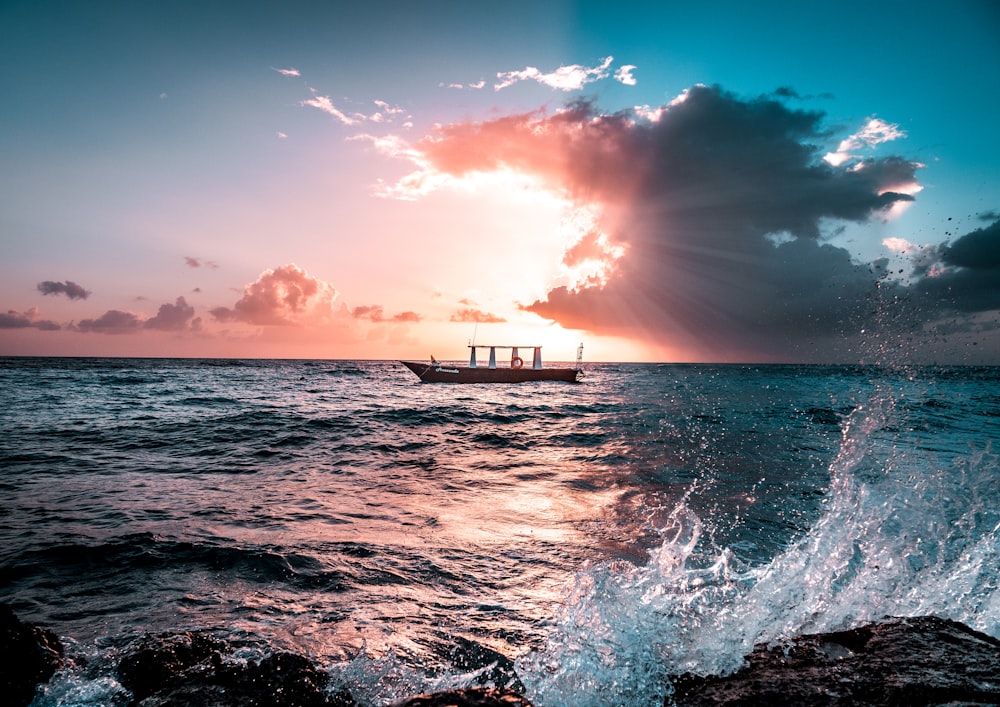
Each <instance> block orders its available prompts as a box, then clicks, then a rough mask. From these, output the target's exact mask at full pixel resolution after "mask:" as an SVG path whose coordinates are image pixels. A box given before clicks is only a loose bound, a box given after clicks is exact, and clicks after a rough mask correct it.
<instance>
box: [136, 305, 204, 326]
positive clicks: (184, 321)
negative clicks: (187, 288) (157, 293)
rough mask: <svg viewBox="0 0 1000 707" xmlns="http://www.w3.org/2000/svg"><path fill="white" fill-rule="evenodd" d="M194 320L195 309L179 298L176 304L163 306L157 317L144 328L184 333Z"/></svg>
mask: <svg viewBox="0 0 1000 707" xmlns="http://www.w3.org/2000/svg"><path fill="white" fill-rule="evenodd" d="M193 318H194V307H192V306H191V305H189V304H188V303H187V301H186V300H185V299H184V298H183V297H178V298H177V301H176V302H175V303H174V304H161V305H160V309H159V311H158V312H157V313H156V316H155V317H152V318H150V319H147V320H146V321H145V323H144V324H143V326H144V327H145V328H146V329H158V330H160V331H184V330H185V329H188V328H189V324H190V322H191V320H192V319H193Z"/></svg>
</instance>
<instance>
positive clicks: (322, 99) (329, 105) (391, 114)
mask: <svg viewBox="0 0 1000 707" xmlns="http://www.w3.org/2000/svg"><path fill="white" fill-rule="evenodd" d="M309 90H310V91H312V93H313V97H312V98H310V99H309V100H306V101H302V103H301V105H303V106H310V107H312V108H317V109H319V110H321V111H323V112H324V113H326V114H328V115H332V116H333V117H334V118H336V119H337V120H339V121H340V122H341V123H343V124H344V125H352V126H353V125H360V124H362V123H389V122H392V121H393V120H394V119H395V118H396V117H397V116H400V115H405V114H406V112H407V111H406V109H405V108H401V107H399V106H395V105H392V104H390V103H388V102H386V101H382V100H375V101H372V103H373V104H374V105H375V108H376V110H374V111H372V112H370V113H362V112H359V111H355V112H353V113H345V112H344V111H342V110H341V109H340V108H338V107H337V106H335V105H334V104H333V101H332V100H330V97H329V96H320V95H318V94H317V93H316V90H315V89H309Z"/></svg>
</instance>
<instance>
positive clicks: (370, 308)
mask: <svg viewBox="0 0 1000 707" xmlns="http://www.w3.org/2000/svg"><path fill="white" fill-rule="evenodd" d="M350 312H351V316H352V317H353V318H354V319H367V320H368V321H370V322H373V323H376V324H378V323H382V322H389V323H392V324H403V323H410V322H419V321H420V320H421V318H422V317H421V316H420V315H419V314H417V313H416V312H409V311H408V312H400V313H398V314H394V315H392V316H391V317H389V318H388V319H387V318H386V316H385V309H384V308H383V307H382V305H377V304H376V305H361V306H358V307H354V308H353V309H351V310H350Z"/></svg>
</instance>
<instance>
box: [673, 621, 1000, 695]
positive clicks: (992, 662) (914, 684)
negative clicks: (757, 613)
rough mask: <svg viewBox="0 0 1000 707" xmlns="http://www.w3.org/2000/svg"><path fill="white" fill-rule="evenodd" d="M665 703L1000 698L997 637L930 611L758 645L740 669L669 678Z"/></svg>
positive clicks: (999, 659)
mask: <svg viewBox="0 0 1000 707" xmlns="http://www.w3.org/2000/svg"><path fill="white" fill-rule="evenodd" d="M673 685H674V691H675V693H674V695H673V697H672V698H668V699H667V702H666V704H667V705H676V706H677V707H700V706H701V705H715V706H718V705H773V706H782V705H789V706H790V705H796V706H799V705H845V706H846V705H852V706H853V705H938V704H945V703H961V704H963V705H983V704H991V705H995V704H1000V641H998V640H997V639H995V638H993V637H991V636H987V635H985V634H982V633H979V632H977V631H974V630H972V629H970V628H969V627H968V626H965V625H963V624H960V623H957V622H955V621H948V620H946V619H939V618H935V617H918V618H908V619H901V618H896V619H889V620H886V621H885V622H882V623H876V624H869V625H867V626H863V627H861V628H857V629H853V630H850V631H840V632H835V633H824V634H816V635H810V636H799V637H796V638H794V639H792V640H791V641H789V642H787V643H785V644H783V645H780V646H774V647H770V648H769V647H767V646H765V645H759V646H756V647H755V648H754V650H753V652H752V653H751V654H750V655H749V656H748V657H747V660H746V664H745V665H744V667H743V668H741V669H740V670H739V671H738V672H736V673H734V674H733V675H729V676H725V677H713V676H710V677H700V676H693V675H690V674H686V675H683V676H680V677H678V678H674V679H673Z"/></svg>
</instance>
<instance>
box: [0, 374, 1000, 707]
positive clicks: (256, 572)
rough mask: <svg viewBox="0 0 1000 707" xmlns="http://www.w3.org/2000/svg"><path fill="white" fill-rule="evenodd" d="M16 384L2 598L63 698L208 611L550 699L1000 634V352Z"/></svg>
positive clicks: (365, 682)
mask: <svg viewBox="0 0 1000 707" xmlns="http://www.w3.org/2000/svg"><path fill="white" fill-rule="evenodd" d="M0 397H2V399H3V402H4V404H3V406H2V408H0V431H2V436H0V601H4V602H6V603H8V604H10V605H11V606H12V607H13V609H14V610H15V612H16V613H17V614H18V615H19V616H20V617H21V618H22V619H24V620H27V621H31V622H35V623H38V624H41V625H43V626H46V627H48V628H50V629H52V630H53V631H55V632H56V633H57V634H58V635H59V636H60V637H61V638H62V639H63V641H64V642H65V643H66V644H67V646H68V653H69V657H70V658H71V661H70V663H69V664H68V666H67V668H66V669H65V670H63V671H61V672H60V673H58V674H57V675H56V676H55V678H53V680H52V681H51V682H50V684H49V685H48V686H47V688H46V691H45V693H44V694H42V695H40V696H39V697H38V698H37V699H36V704H38V705H98V704H101V705H107V704H124V702H125V701H126V699H127V693H125V691H124V690H123V688H122V687H121V686H120V685H119V684H118V682H117V680H116V676H115V673H114V667H113V666H114V664H115V659H116V657H117V656H119V655H120V654H121V651H122V650H124V649H125V648H126V647H127V646H128V644H129V643H130V642H131V641H134V640H135V639H136V638H138V637H140V636H142V635H144V634H146V633H159V632H164V631H176V630H207V631H210V632H211V633H213V634H214V635H216V636H217V637H219V638H221V639H224V640H226V641H228V643H229V645H230V646H231V649H232V651H233V656H234V657H235V658H237V659H238V658H247V659H250V658H255V657H259V656H261V655H263V654H265V653H267V652H269V651H275V650H294V651H297V652H300V653H303V654H305V655H307V656H309V657H310V658H312V659H313V660H314V661H316V662H317V663H318V664H320V665H322V666H323V667H324V668H325V669H326V670H327V671H328V672H329V673H330V675H331V678H332V681H331V686H332V688H333V689H338V688H340V687H346V688H347V689H348V690H350V691H351V693H352V694H353V695H354V696H355V697H356V698H357V699H358V700H359V702H360V703H362V704H364V705H385V704H391V703H392V702H394V701H398V700H401V699H404V698H405V697H408V696H411V695H413V694H416V693H419V692H425V691H430V690H438V689H445V688H451V687H462V686H468V685H475V684H507V685H508V686H510V685H511V682H512V680H515V679H516V680H519V681H520V686H521V687H523V689H524V691H525V692H526V694H527V696H528V697H529V698H530V699H531V700H533V701H534V702H535V703H536V704H538V705H540V706H541V707H554V706H556V705H588V704H592V705H607V704H626V705H645V704H662V703H663V701H664V699H667V698H669V683H668V681H667V680H666V676H668V675H670V674H678V673H682V672H694V673H699V674H712V673H725V672H729V671H733V670H736V669H738V667H739V666H740V663H741V660H742V658H743V656H744V655H745V654H746V653H748V652H749V650H750V649H751V648H752V647H753V645H754V644H756V643H760V642H778V641H780V640H782V639H783V638H787V637H790V636H793V635H796V634H799V633H804V632H814V631H827V630H836V629H844V628H850V627H852V626H857V625H859V624H862V623H865V622H868V621H872V620H877V619H879V618H881V617H883V616H887V615H893V616H909V615H922V614H935V615H938V616H943V617H947V618H951V619H956V620H959V621H963V622H965V623H967V624H969V625H970V626H972V627H974V628H976V629H978V630H980V631H984V632H986V633H989V634H991V635H993V636H996V637H998V638H1000V592H998V576H1000V473H998V472H1000V469H998V456H997V453H998V450H997V449H996V445H995V440H997V439H998V438H1000V369H997V368H989V367H978V368H977V367H953V368H941V367H934V368H912V367H906V368H886V367H874V366H870V367H847V366H749V365H748V366H738V365H732V366H711V365H654V364H592V365H588V366H587V367H586V377H585V378H584V381H583V382H582V383H579V384H566V383H529V384H519V385H510V386H502V385H480V386H475V385H473V386H448V385H429V384H421V383H419V382H418V381H417V379H416V378H415V377H414V376H413V375H412V374H411V373H410V372H409V371H408V370H406V369H405V368H404V367H403V366H401V365H400V364H398V363H396V362H387V361H381V362H380V361H262V360H246V361H238V360H163V359H155V360H150V359H42V358H39V359H20V358H9V359H0ZM484 650H485V651H487V655H494V656H495V657H496V658H497V660H495V661H493V663H491V664H485V665H480V664H474V661H473V662H470V661H469V660H463V652H464V653H466V654H473V653H475V654H477V655H481V654H482V651H484ZM489 651H493V652H494V653H489ZM504 661H508V666H509V667H510V668H511V669H510V670H506V671H500V672H498V671H497V670H496V667H497V664H498V663H500V662H504ZM480 662H482V661H480ZM510 662H512V664H511V663H510ZM515 672H516V678H511V675H512V674H513V673H515Z"/></svg>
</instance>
